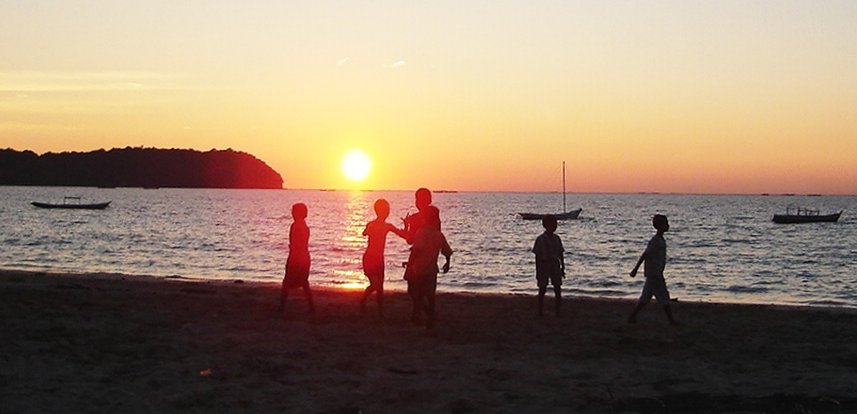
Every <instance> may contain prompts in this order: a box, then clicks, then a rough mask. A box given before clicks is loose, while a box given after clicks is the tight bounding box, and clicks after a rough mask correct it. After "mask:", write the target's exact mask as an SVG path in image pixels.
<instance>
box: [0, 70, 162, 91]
mask: <svg viewBox="0 0 857 414" xmlns="http://www.w3.org/2000/svg"><path fill="white" fill-rule="evenodd" d="M173 80H175V76H172V75H165V74H159V73H147V72H0V92H18V93H27V92H114V91H135V90H141V89H168V88H167V87H166V84H168V83H169V82H171V81H173Z"/></svg>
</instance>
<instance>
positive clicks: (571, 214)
mask: <svg viewBox="0 0 857 414" xmlns="http://www.w3.org/2000/svg"><path fill="white" fill-rule="evenodd" d="M582 210H583V209H582V208H579V209H577V210H571V211H566V212H565V213H558V214H540V213H518V215H519V216H521V218H522V219H524V220H541V219H543V218H545V217H547V216H554V217H556V219H557V220H575V219H577V217H578V216H579V215H580V212H581V211H582Z"/></svg>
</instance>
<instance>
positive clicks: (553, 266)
mask: <svg viewBox="0 0 857 414" xmlns="http://www.w3.org/2000/svg"><path fill="white" fill-rule="evenodd" d="M542 227H544V228H545V231H544V233H542V234H540V235H539V237H537V238H536V243H535V244H534V245H533V253H535V255H536V282H537V284H538V286H539V316H542V315H543V314H544V304H545V292H546V291H547V288H548V281H550V283H551V285H553V292H554V297H555V308H556V316H559V309H560V306H561V303H562V291H561V286H562V279H564V278H565V259H564V258H563V252H564V251H565V249H563V247H562V240H560V238H559V236H557V235H556V234H555V232H556V227H557V222H556V217H554V216H552V215H547V216H545V217H543V218H542Z"/></svg>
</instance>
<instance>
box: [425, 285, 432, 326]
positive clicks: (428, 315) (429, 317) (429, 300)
mask: <svg viewBox="0 0 857 414" xmlns="http://www.w3.org/2000/svg"><path fill="white" fill-rule="evenodd" d="M425 299H426V301H425V302H426V303H425V311H426V329H432V328H434V292H433V291H429V292H426V295H425Z"/></svg>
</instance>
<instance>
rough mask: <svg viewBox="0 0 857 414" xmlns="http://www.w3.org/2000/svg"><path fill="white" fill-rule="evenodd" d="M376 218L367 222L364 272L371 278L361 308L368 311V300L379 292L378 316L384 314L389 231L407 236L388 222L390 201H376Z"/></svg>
mask: <svg viewBox="0 0 857 414" xmlns="http://www.w3.org/2000/svg"><path fill="white" fill-rule="evenodd" d="M374 207H375V215H376V216H377V217H376V218H375V220H372V221H370V222H369V223H367V224H366V228H365V229H364V230H363V235H364V236H368V237H369V240H368V242H367V244H366V252H365V253H363V274H364V275H366V278H368V279H369V286H367V287H366V291H365V292H363V297H362V298H361V299H360V310H361V311H363V312H366V300H367V299H369V295H370V294H372V292H377V298H378V316H379V317H383V314H384V248H385V247H386V244H387V233H390V232H392V233H395V234H397V235H399V237H402V238H405V233H404V231H403V230H399V229H397V228H396V226H394V225H392V224H390V223H387V217H389V216H390V203H388V202H387V200H385V199H383V198H379V199H378V200H376V201H375V206H374Z"/></svg>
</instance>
